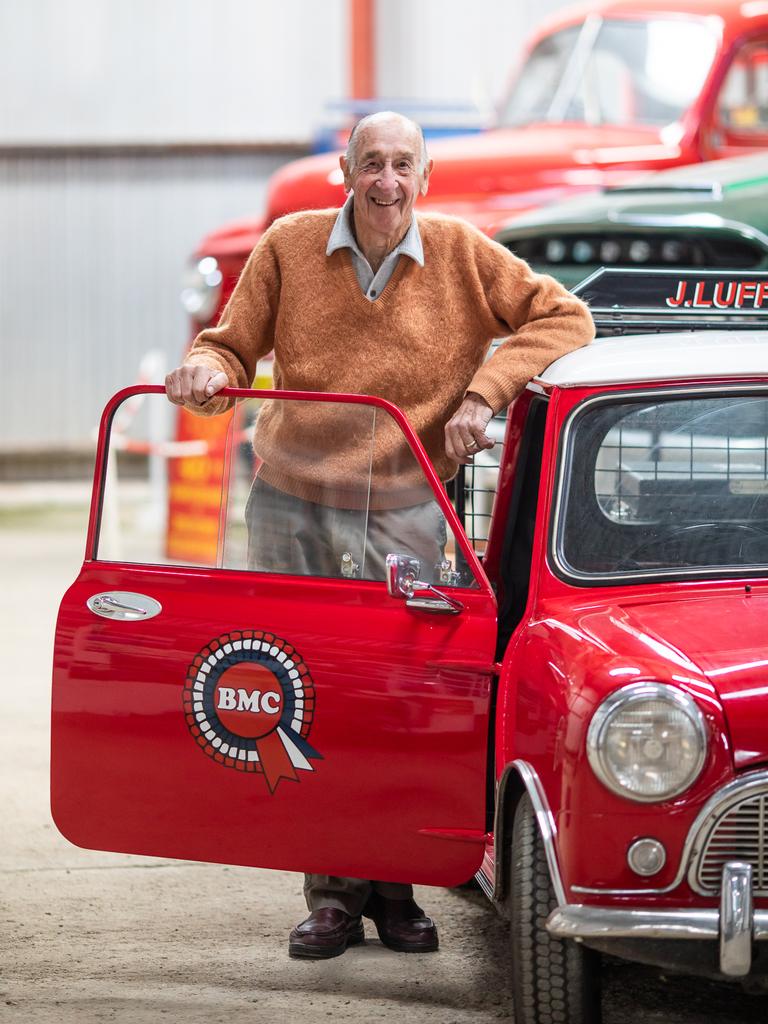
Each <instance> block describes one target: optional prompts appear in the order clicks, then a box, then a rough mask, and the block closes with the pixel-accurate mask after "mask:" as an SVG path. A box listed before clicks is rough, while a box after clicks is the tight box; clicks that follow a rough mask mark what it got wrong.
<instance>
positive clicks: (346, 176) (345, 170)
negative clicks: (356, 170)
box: [339, 156, 352, 192]
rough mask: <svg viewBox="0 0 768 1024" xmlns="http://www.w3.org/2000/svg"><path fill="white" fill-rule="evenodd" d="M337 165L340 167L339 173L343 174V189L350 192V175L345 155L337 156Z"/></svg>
mask: <svg viewBox="0 0 768 1024" xmlns="http://www.w3.org/2000/svg"><path fill="white" fill-rule="evenodd" d="M339 167H340V168H341V173H342V174H343V175H344V191H345V192H351V191H352V175H351V174H350V173H349V164H348V163H347V158H346V157H345V156H340V157H339Z"/></svg>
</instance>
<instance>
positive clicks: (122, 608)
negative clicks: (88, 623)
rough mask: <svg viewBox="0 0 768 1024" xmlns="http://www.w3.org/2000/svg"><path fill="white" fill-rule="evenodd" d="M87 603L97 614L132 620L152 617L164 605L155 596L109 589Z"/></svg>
mask: <svg viewBox="0 0 768 1024" xmlns="http://www.w3.org/2000/svg"><path fill="white" fill-rule="evenodd" d="M85 603H86V604H87V605H88V607H89V608H90V610H91V611H92V612H93V613H94V614H95V615H100V616H101V617H102V618H105V619H123V620H128V621H132V622H135V621H136V620H137V619H151V618H153V617H154V616H155V615H158V614H159V613H160V612H161V611H162V610H163V606H162V605H161V604H160V602H159V601H156V600H155V599H154V597H147V596H146V594H134V593H132V592H131V591H128V590H109V591H106V592H105V593H102V594H94V595H93V596H92V597H89V598H88V600H87V601H86V602H85Z"/></svg>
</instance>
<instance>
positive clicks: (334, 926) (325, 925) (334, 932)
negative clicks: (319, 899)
mask: <svg viewBox="0 0 768 1024" xmlns="http://www.w3.org/2000/svg"><path fill="white" fill-rule="evenodd" d="M361 942H365V931H364V929H363V922H362V921H361V920H360V918H359V917H350V915H349V914H345V913H344V911H343V910H337V909H336V908H335V907H323V908H322V909H321V910H313V911H312V913H311V914H310V915H309V917H308V918H307V919H306V921H302V922H301V924H297V925H296V927H295V928H294V929H293V931H292V932H291V934H290V935H289V936H288V956H290V957H293V958H294V959H297V958H304V959H310V960H328V959H330V957H332V956H341V954H342V953H343V952H344V950H345V949H346V948H347V946H356V945H358V944H359V943H361Z"/></svg>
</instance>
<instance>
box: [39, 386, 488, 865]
mask: <svg viewBox="0 0 768 1024" xmlns="http://www.w3.org/2000/svg"><path fill="white" fill-rule="evenodd" d="M222 394H223V395H229V396H230V397H232V398H236V399H238V402H237V405H236V407H235V410H234V413H233V412H229V413H226V414H224V415H226V416H228V417H229V424H228V431H227V433H226V437H225V440H224V441H223V442H222V441H218V442H216V441H212V442H211V443H209V444H207V445H205V444H203V445H202V447H201V446H200V443H199V442H195V443H194V444H193V446H192V447H189V446H188V445H187V446H185V445H183V444H182V445H178V444H174V443H172V442H166V441H164V440H163V439H162V436H161V434H160V433H159V432H158V427H157V424H158V423H159V422H161V421H163V420H166V421H167V422H170V420H171V414H172V412H173V411H174V410H173V407H172V406H170V405H169V404H168V402H167V399H166V398H165V394H164V392H163V389H162V388H159V387H142V388H131V389H128V390H126V391H123V392H121V393H120V394H118V395H116V396H115V397H114V398H113V399H112V401H111V402H110V403H109V405H108V407H107V409H106V410H105V412H104V416H103V418H102V423H101V430H100V436H99V445H98V453H97V466H96V474H95V484H94V493H93V502H92V509H91V519H90V526H89V532H88V539H87V551H86V558H85V562H84V565H83V568H82V570H81V572H80V575H79V576H78V578H77V580H76V581H75V583H74V584H73V585H72V586H71V587H70V589H69V590H68V591H67V593H66V594H65V596H64V598H63V601H62V604H61V609H60V614H59V619H58V624H57V629H56V644H55V654H54V671H53V709H52V714H53V717H52V780H51V790H52V809H53V815H54V819H55V821H56V824H57V826H58V828H59V829H60V830H61V832H62V833H63V834H64V835H65V836H66V837H67V838H68V839H70V840H71V841H72V842H73V843H76V844H77V845H80V846H84V847H88V848H92V849H99V850H112V851H119V852H126V853H136V854H144V855H152V856H159V857H179V858H187V859H194V860H204V861H214V862H221V863H232V864H246V865H253V866H259V867H272V868H283V869H289V870H301V871H310V872H318V873H327V874H335V875H349V876H354V877H365V878H376V879H381V880H390V881H413V882H421V883H426V884H438V885H453V884H457V883H459V882H462V881H464V880H465V879H467V878H468V877H470V876H471V875H472V874H473V873H474V872H475V871H476V870H477V868H478V867H479V865H480V861H481V857H482V853H483V841H484V832H485V809H486V766H487V745H488V729H489V721H488V717H489V707H490V691H491V683H492V676H493V655H494V647H495V641H496V605H495V600H494V596H493V593H492V591H491V588H490V585H489V583H488V581H487V579H486V577H485V576H484V574H483V571H482V569H481V568H480V565H479V562H478V560H477V557H476V556H475V554H474V552H473V550H472V549H471V547H470V545H469V543H468V541H467V538H466V536H465V535H464V533H463V531H462V529H461V526H460V524H459V521H458V519H457V518H456V515H455V512H454V510H453V508H452V507H451V505H450V503H449V501H448V499H447V496H446V494H445V490H444V488H443V487H442V485H441V484H440V482H439V480H438V479H437V477H436V475H435V473H434V471H433V469H432V467H431V465H430V464H429V462H428V460H427V458H426V455H425V453H424V451H423V449H422V447H421V445H420V444H419V441H418V439H417V437H416V435H415V434H414V432H413V430H412V429H411V428H410V426H409V424H408V422H407V420H406V419H405V417H404V416H403V414H402V413H401V412H400V411H399V410H398V409H397V408H395V407H394V406H393V405H391V404H389V403H388V402H385V401H383V400H381V399H376V398H367V397H361V396H340V395H324V394H308V393H307V394H303V393H288V392H253V391H241V390H235V389H228V390H227V391H225V392H222ZM131 416H132V417H133V423H132V427H131V429H130V431H127V430H126V426H125V425H126V423H127V421H128V419H129V418H130V417H131ZM254 423H255V427H254V425H253V424H254ZM275 424H277V428H276V427H275ZM329 424H330V425H331V426H332V429H333V434H332V436H333V443H332V445H329V443H328V437H329V434H328V428H329ZM276 429H277V433H276ZM254 431H255V434H254ZM142 434H143V435H144V437H145V440H143V441H142V440H137V438H136V435H142ZM252 435H253V436H254V437H255V440H254V443H253V446H252V444H251V436H252ZM276 436H279V437H280V438H282V444H281V446H280V447H279V448H278V449H275V445H274V443H273V442H274V438H275V437H276ZM129 437H132V440H129V439H128V438H129ZM286 438H289V439H290V441H289V443H288V444H286V443H285V439H286ZM254 448H255V453H256V454H254ZM393 453H395V454H394V455H393ZM177 460H180V461H177ZM262 460H263V461H262ZM169 464H170V465H172V467H173V470H174V472H173V473H172V474H171V479H172V481H173V485H172V486H173V487H174V488H175V492H174V494H173V495H172V496H171V497H172V499H173V500H174V501H176V502H177V503H178V501H179V500H182V501H183V500H184V499H185V498H186V499H188V500H189V502H190V506H189V509H190V510H189V512H188V517H191V519H190V520H189V521H188V522H186V523H185V529H186V531H187V534H189V533H190V531H191V532H192V533H194V530H195V528H197V529H199V532H200V535H201V537H207V538H209V539H210V534H211V531H213V533H214V535H215V540H216V542H217V543H216V544H214V547H213V552H214V554H213V556H211V557H210V558H209V557H208V556H207V555H206V554H205V551H206V546H205V544H203V545H201V546H200V547H199V548H198V551H197V554H196V553H195V548H194V546H191V547H190V548H189V557H188V558H183V557H181V556H180V554H179V550H178V545H175V546H174V545H173V544H171V545H170V547H169V543H168V537H167V535H166V516H165V509H166V506H167V501H166V496H165V493H164V491H165V489H166V487H167V480H168V474H167V468H168V465H169ZM180 467H181V468H182V469H183V472H179V471H178V470H179V468H180ZM257 473H261V474H262V475H263V476H266V475H267V474H268V473H271V474H272V476H271V479H273V480H274V479H275V478H276V477H279V479H280V481H281V483H282V484H283V486H288V481H291V483H290V486H291V487H293V485H294V484H295V483H296V481H297V480H298V481H304V483H303V484H302V485H301V486H302V487H303V486H304V485H306V486H307V487H309V483H308V481H309V482H310V483H311V484H312V487H313V488H317V487H319V488H320V489H321V491H322V489H323V488H325V492H323V493H327V495H328V496H330V497H331V498H332V499H333V500H329V501H328V503H327V504H328V505H331V506H333V505H334V503H335V504H336V505H338V504H339V503H340V502H341V505H342V512H343V515H344V517H345V519H344V529H343V531H342V536H343V537H344V544H343V547H344V550H338V551H336V552H335V553H333V555H332V558H333V559H334V560H337V562H338V568H337V569H334V572H333V574H326V575H325V576H322V577H321V576H319V575H313V574H312V570H311V567H308V568H306V570H304V571H303V572H302V574H301V575H299V574H293V575H290V574H289V573H288V572H287V571H282V572H277V571H269V572H266V571H263V570H262V569H260V568H259V567H258V564H256V563H255V562H254V557H253V551H254V546H255V545H256V546H258V545H257V544H256V541H258V540H259V539H260V540H261V542H262V547H263V543H266V544H267V545H270V544H271V543H272V540H271V538H270V536H269V535H267V536H266V537H265V536H264V535H263V534H261V533H260V531H262V530H273V529H274V524H273V523H272V524H270V523H260V521H259V516H258V510H257V511H256V512H254V511H253V508H252V507H249V503H248V496H249V492H250V490H251V486H252V483H253V479H254V476H255V475H256V474H257ZM281 474H282V475H281ZM285 474H287V476H286V475H285ZM382 481H384V484H382ZM401 486H402V494H403V496H406V497H408V503H409V504H410V505H415V504H419V503H425V502H436V503H437V505H438V506H439V510H440V511H441V512H442V515H443V516H444V519H445V523H446V526H447V531H446V543H445V558H444V559H441V560H440V561H439V562H438V563H437V564H436V565H424V564H419V562H418V560H414V557H413V551H412V550H410V549H409V546H408V538H407V536H403V537H402V539H401V540H395V541H392V544H391V550H388V551H387V554H391V555H392V556H400V557H395V558H391V559H389V560H388V562H389V565H388V567H387V568H386V570H382V568H381V565H380V564H378V563H377V562H376V560H375V559H373V557H372V555H371V552H372V550H373V540H372V537H371V529H372V522H373V521H374V519H375V515H374V513H375V511H376V507H377V503H378V505H379V506H382V502H383V505H384V506H386V505H387V504H390V505H394V506H395V507H398V506H399V505H402V504H403V500H402V498H401V499H398V493H397V492H398V489H399V488H401ZM179 488H182V490H179ZM352 492H354V495H353V494H352ZM406 492H407V493H406ZM312 493H313V496H314V497H317V495H318V494H320V492H319V491H317V490H316V489H315V490H313V491H312ZM361 494H364V498H363V499H362V500H361V498H360V495H361ZM339 495H341V498H340V497H339ZM321 504H322V495H321ZM423 507H424V509H432V511H436V509H435V506H434V504H432V505H429V504H426V503H425V504H424V505H423ZM340 514H341V513H340ZM430 514H431V513H430ZM246 519H248V522H249V527H250V539H249V536H248V531H247V530H246ZM437 521H439V522H441V521H442V517H440V516H438V517H437ZM317 543H318V544H321V543H324V540H323V538H322V537H320V536H318V538H317ZM169 550H170V551H172V552H173V555H174V557H173V558H171V557H170V556H169V554H168V551H169ZM249 550H250V554H249ZM206 561H211V562H212V563H213V564H205V563H206ZM334 564H335V561H334ZM249 566H250V567H249ZM293 572H294V573H296V570H295V568H294V569H293ZM326 573H327V570H326Z"/></svg>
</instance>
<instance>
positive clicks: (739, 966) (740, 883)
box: [547, 861, 768, 978]
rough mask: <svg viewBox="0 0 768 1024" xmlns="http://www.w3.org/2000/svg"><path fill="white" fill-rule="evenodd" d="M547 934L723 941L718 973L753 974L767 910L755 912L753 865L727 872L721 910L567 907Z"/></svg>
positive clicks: (735, 864) (730, 866) (553, 917)
mask: <svg viewBox="0 0 768 1024" xmlns="http://www.w3.org/2000/svg"><path fill="white" fill-rule="evenodd" d="M547 931H548V932H549V933H550V935H556V936H557V938H559V939H576V940H578V939H611V938H616V939H619V938H623V939H708V940H710V941H713V942H714V941H718V942H719V943H720V971H721V972H722V973H723V974H725V975H728V976H730V977H733V978H742V977H744V975H746V974H749V970H750V967H751V966H752V943H753V942H768V910H755V909H754V906H753V901H752V867H751V865H749V864H744V863H741V862H739V861H730V862H729V863H727V864H726V865H725V866H724V868H723V875H722V888H721V890H720V907H719V909H716V908H714V907H713V908H712V909H700V908H690V909H688V908H680V909H670V910H625V909H624V908H623V907H589V906H585V905H583V904H580V903H569V904H565V905H564V906H560V907H558V908H557V909H556V910H554V911H552V913H551V914H550V915H549V917H548V919H547Z"/></svg>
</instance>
